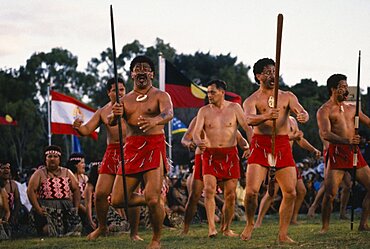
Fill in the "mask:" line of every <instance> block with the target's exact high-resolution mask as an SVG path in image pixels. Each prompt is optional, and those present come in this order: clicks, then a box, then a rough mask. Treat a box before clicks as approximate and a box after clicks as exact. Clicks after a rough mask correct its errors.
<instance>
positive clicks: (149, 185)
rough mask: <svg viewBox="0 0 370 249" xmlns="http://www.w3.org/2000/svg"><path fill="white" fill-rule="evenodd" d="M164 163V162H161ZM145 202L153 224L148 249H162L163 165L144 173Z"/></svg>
mask: <svg viewBox="0 0 370 249" xmlns="http://www.w3.org/2000/svg"><path fill="white" fill-rule="evenodd" d="M161 162H162V160H161ZM144 181H145V190H144V195H145V201H146V203H147V205H148V208H149V214H150V216H149V218H150V223H151V224H152V229H153V237H152V240H151V242H150V244H149V245H148V248H151V249H154V248H160V239H161V229H162V224H163V220H164V212H165V211H164V204H163V202H162V201H161V200H160V199H161V188H162V182H163V165H162V163H161V166H160V167H159V168H156V169H153V170H150V171H147V172H145V173H144Z"/></svg>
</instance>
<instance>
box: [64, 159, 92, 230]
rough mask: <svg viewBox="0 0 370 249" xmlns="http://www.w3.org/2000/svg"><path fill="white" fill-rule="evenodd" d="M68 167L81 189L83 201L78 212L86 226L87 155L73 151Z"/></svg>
mask: <svg viewBox="0 0 370 249" xmlns="http://www.w3.org/2000/svg"><path fill="white" fill-rule="evenodd" d="M67 168H68V169H69V170H71V171H72V173H73V174H74V175H75V177H76V179H77V182H78V187H79V189H80V195H81V201H80V206H79V207H78V214H79V215H80V218H81V220H82V223H83V226H84V227H86V226H87V224H88V222H87V213H86V207H85V189H86V186H87V181H88V179H89V178H88V177H87V175H86V174H85V156H84V154H82V153H73V154H71V155H70V156H69V159H68V162H67Z"/></svg>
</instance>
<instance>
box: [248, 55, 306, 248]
mask: <svg viewBox="0 0 370 249" xmlns="http://www.w3.org/2000/svg"><path fill="white" fill-rule="evenodd" d="M253 73H254V77H255V80H256V82H257V83H259V85H260V87H259V89H258V90H257V91H255V92H254V93H253V94H252V95H251V96H249V97H248V98H247V99H246V100H245V101H244V103H243V108H244V113H245V115H246V118H247V121H248V124H249V125H251V126H253V137H252V141H251V155H250V157H249V158H248V168H247V172H246V176H247V185H246V195H245V210H246V212H245V213H246V220H247V224H246V226H245V228H244V231H243V233H242V234H241V239H242V240H250V239H251V238H252V232H253V229H254V214H255V210H256V208H257V204H258V202H257V201H258V199H257V197H258V192H259V190H260V186H261V184H262V182H263V181H264V180H265V177H266V175H267V174H268V170H269V166H270V162H269V160H268V155H269V154H270V155H272V149H271V147H272V132H273V120H275V121H276V136H275V155H274V157H275V159H276V165H275V166H276V180H277V183H278V184H279V186H280V188H281V191H282V194H283V199H282V201H281V205H280V209H279V215H280V221H279V223H280V226H279V242H283V243H293V242H294V241H293V240H292V239H291V238H290V237H289V236H288V227H289V224H290V220H291V217H292V215H293V210H294V202H295V198H296V184H297V173H296V170H295V162H294V159H293V154H292V149H291V146H290V143H289V135H288V134H289V133H290V122H289V116H290V114H291V113H294V114H295V116H296V119H297V121H298V122H300V123H306V122H307V121H308V119H309V115H308V113H307V111H306V110H305V109H304V108H303V106H302V105H301V104H300V103H299V101H298V98H297V97H296V96H295V95H294V94H293V93H292V92H288V91H282V90H279V92H278V100H279V101H278V103H277V108H274V85H275V84H279V82H274V75H275V62H274V61H273V60H272V59H270V58H263V59H260V60H258V61H257V62H256V63H255V64H254V66H253Z"/></svg>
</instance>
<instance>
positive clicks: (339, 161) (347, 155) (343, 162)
mask: <svg viewBox="0 0 370 249" xmlns="http://www.w3.org/2000/svg"><path fill="white" fill-rule="evenodd" d="M328 153H329V160H330V163H329V169H352V168H353V154H354V153H353V146H352V145H350V144H330V145H329V151H328ZM365 166H367V163H366V161H365V159H364V158H363V156H362V154H361V151H360V149H359V148H358V146H357V168H362V167H365Z"/></svg>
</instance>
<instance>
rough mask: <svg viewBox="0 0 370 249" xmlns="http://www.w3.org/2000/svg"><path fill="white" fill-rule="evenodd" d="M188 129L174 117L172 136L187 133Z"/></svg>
mask: <svg viewBox="0 0 370 249" xmlns="http://www.w3.org/2000/svg"><path fill="white" fill-rule="evenodd" d="M187 130H188V128H186V125H185V124H184V123H183V122H182V121H181V120H180V119H178V118H176V117H173V119H172V134H178V133H181V132H186V131H187Z"/></svg>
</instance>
